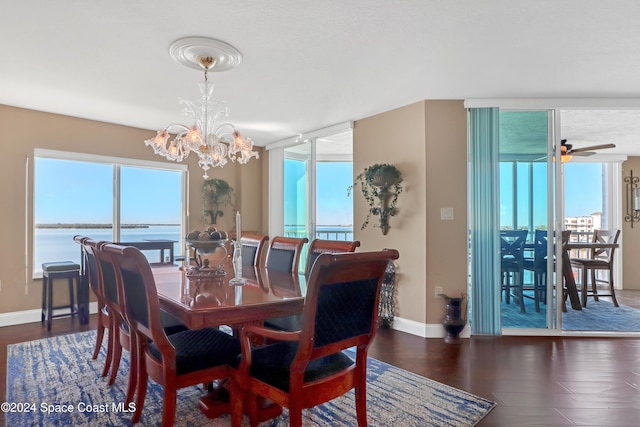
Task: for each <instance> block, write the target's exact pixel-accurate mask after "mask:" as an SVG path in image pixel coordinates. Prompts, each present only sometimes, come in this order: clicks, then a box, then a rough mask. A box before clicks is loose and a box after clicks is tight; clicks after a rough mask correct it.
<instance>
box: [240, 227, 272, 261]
mask: <svg viewBox="0 0 640 427" xmlns="http://www.w3.org/2000/svg"><path fill="white" fill-rule="evenodd" d="M268 240H269V236H266V235H263V234H254V233H245V234H242V235H241V236H240V243H241V244H242V265H254V266H256V267H257V266H260V265H261V264H262V257H263V256H264V249H265V248H266V246H267V241H268Z"/></svg>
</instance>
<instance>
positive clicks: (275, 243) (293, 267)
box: [266, 236, 309, 273]
mask: <svg viewBox="0 0 640 427" xmlns="http://www.w3.org/2000/svg"><path fill="white" fill-rule="evenodd" d="M308 241H309V239H307V238H306V237H302V238H296V237H282V236H276V237H274V238H273V239H271V243H270V244H269V251H268V252H267V263H266V266H267V269H270V270H271V269H273V270H277V271H288V272H290V273H297V272H298V268H299V264H300V256H301V254H302V248H303V246H304V244H305V243H307V242H308Z"/></svg>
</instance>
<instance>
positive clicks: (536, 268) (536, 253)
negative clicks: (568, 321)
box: [522, 229, 548, 313]
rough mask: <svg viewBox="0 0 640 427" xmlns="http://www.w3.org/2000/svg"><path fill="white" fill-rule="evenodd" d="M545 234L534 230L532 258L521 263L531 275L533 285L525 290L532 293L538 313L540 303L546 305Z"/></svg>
mask: <svg viewBox="0 0 640 427" xmlns="http://www.w3.org/2000/svg"><path fill="white" fill-rule="evenodd" d="M547 234H548V231H547V230H542V229H537V230H535V232H534V235H533V245H532V249H533V257H525V258H524V259H523V263H522V266H523V268H524V270H527V271H531V272H532V273H533V284H532V285H531V287H530V288H529V287H527V288H526V289H531V290H532V291H533V301H534V306H535V310H536V312H538V313H539V312H540V302H543V303H546V295H547V292H546V290H547V287H546V278H547V259H548V258H547V244H548V238H547Z"/></svg>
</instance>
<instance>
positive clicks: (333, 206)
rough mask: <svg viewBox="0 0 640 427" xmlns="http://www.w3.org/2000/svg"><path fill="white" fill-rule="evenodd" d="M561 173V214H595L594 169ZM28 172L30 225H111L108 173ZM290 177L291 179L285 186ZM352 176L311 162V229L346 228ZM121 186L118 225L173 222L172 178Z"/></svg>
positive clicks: (538, 193) (101, 168)
mask: <svg viewBox="0 0 640 427" xmlns="http://www.w3.org/2000/svg"><path fill="white" fill-rule="evenodd" d="M526 164H527V163H522V164H521V165H526ZM534 165H535V166H534V167H535V168H536V169H535V172H534V225H540V224H544V223H546V176H545V173H546V172H545V171H546V166H545V165H546V164H545V163H542V162H538V163H535V164H534ZM519 167H520V166H519ZM563 167H564V173H565V197H566V199H565V200H566V201H565V215H566V216H583V215H590V214H591V213H593V212H598V211H601V210H602V167H601V165H600V164H599V163H577V162H569V163H565V164H564V166H563ZM35 170H36V174H35V188H36V189H37V192H36V198H35V212H36V218H35V222H36V223H37V224H49V223H58V222H61V223H111V222H112V203H113V197H112V182H113V166H111V165H107V164H98V163H85V162H76V161H68V160H57V159H44V158H38V159H36V167H35ZM519 170H520V169H519ZM523 173H524V172H523ZM520 174H521V172H519V175H520ZM285 175H287V176H288V179H287V180H286V182H288V183H289V184H288V186H287V188H285V224H287V225H290V224H296V223H298V224H303V223H304V222H305V221H304V220H305V218H304V207H305V202H304V200H305V197H306V195H305V194H304V191H305V190H306V187H305V184H304V164H303V163H302V162H295V161H291V160H287V161H286V163H285ZM291 177H293V178H295V179H289V178H291ZM352 177H353V166H352V164H351V163H348V162H318V164H317V178H316V184H317V198H318V201H319V202H318V203H317V204H316V206H317V213H316V223H317V224H318V225H319V226H322V225H346V226H350V225H352V223H353V197H354V195H355V196H359V190H358V189H356V191H355V193H354V194H352V195H351V196H347V187H348V186H349V185H351V183H352ZM510 179H511V175H510V174H509V173H501V186H503V187H504V186H505V185H507V184H506V183H508V182H509V181H510ZM121 183H122V185H121V187H122V188H123V191H122V194H121V203H122V209H121V212H122V213H121V215H122V218H121V222H122V223H123V224H138V223H144V224H178V223H179V222H180V214H181V212H180V208H179V207H180V200H179V194H180V186H181V176H180V172H174V171H166V170H157V169H147V168H139V167H126V166H123V167H121ZM130 183H132V184H131V185H130ZM525 184H526V183H525ZM504 188H507V187H504ZM525 191H526V190H523V191H521V192H520V193H521V194H522V193H524V192H525ZM508 194H509V191H507V192H506V195H505V192H503V196H502V199H501V218H503V219H505V218H506V219H505V221H510V205H511V199H510V198H509V195H508ZM172 195H173V196H172ZM296 195H297V196H298V197H296ZM169 197H174V198H175V199H173V200H172V199H170V198H169ZM320 201H321V202H320ZM519 203H520V205H519V206H520V208H521V211H522V212H524V211H526V209H527V206H526V204H525V202H523V201H520V202H519ZM519 222H522V220H521V221H519ZM502 223H503V221H501V224H502ZM520 225H522V224H520Z"/></svg>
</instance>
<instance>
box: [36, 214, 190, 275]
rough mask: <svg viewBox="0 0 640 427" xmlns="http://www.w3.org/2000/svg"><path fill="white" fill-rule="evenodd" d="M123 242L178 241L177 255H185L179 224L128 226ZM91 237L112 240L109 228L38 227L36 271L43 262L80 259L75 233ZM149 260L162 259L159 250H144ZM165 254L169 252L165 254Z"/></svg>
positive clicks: (123, 230) (176, 245) (175, 245)
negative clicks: (145, 226)
mask: <svg viewBox="0 0 640 427" xmlns="http://www.w3.org/2000/svg"><path fill="white" fill-rule="evenodd" d="M120 234H121V238H120V241H122V242H132V241H143V240H150V239H166V240H175V241H176V243H174V244H173V250H174V254H175V256H178V255H181V254H182V252H183V251H182V247H181V245H180V237H181V236H180V234H181V233H180V226H179V225H150V226H149V227H148V228H125V229H121V230H120ZM77 235H80V236H88V237H91V238H92V239H94V240H98V241H100V240H106V241H112V240H113V236H112V229H110V228H36V229H35V239H34V249H35V261H34V264H33V265H34V270H36V271H40V270H41V266H42V263H43V262H53V261H74V262H77V263H79V262H80V256H81V255H80V245H78V244H77V243H76V242H75V241H74V240H73V237H74V236H77ZM143 252H144V253H145V255H146V256H147V258H148V259H149V261H150V262H158V261H159V260H160V255H159V251H143ZM165 256H166V254H165Z"/></svg>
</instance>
